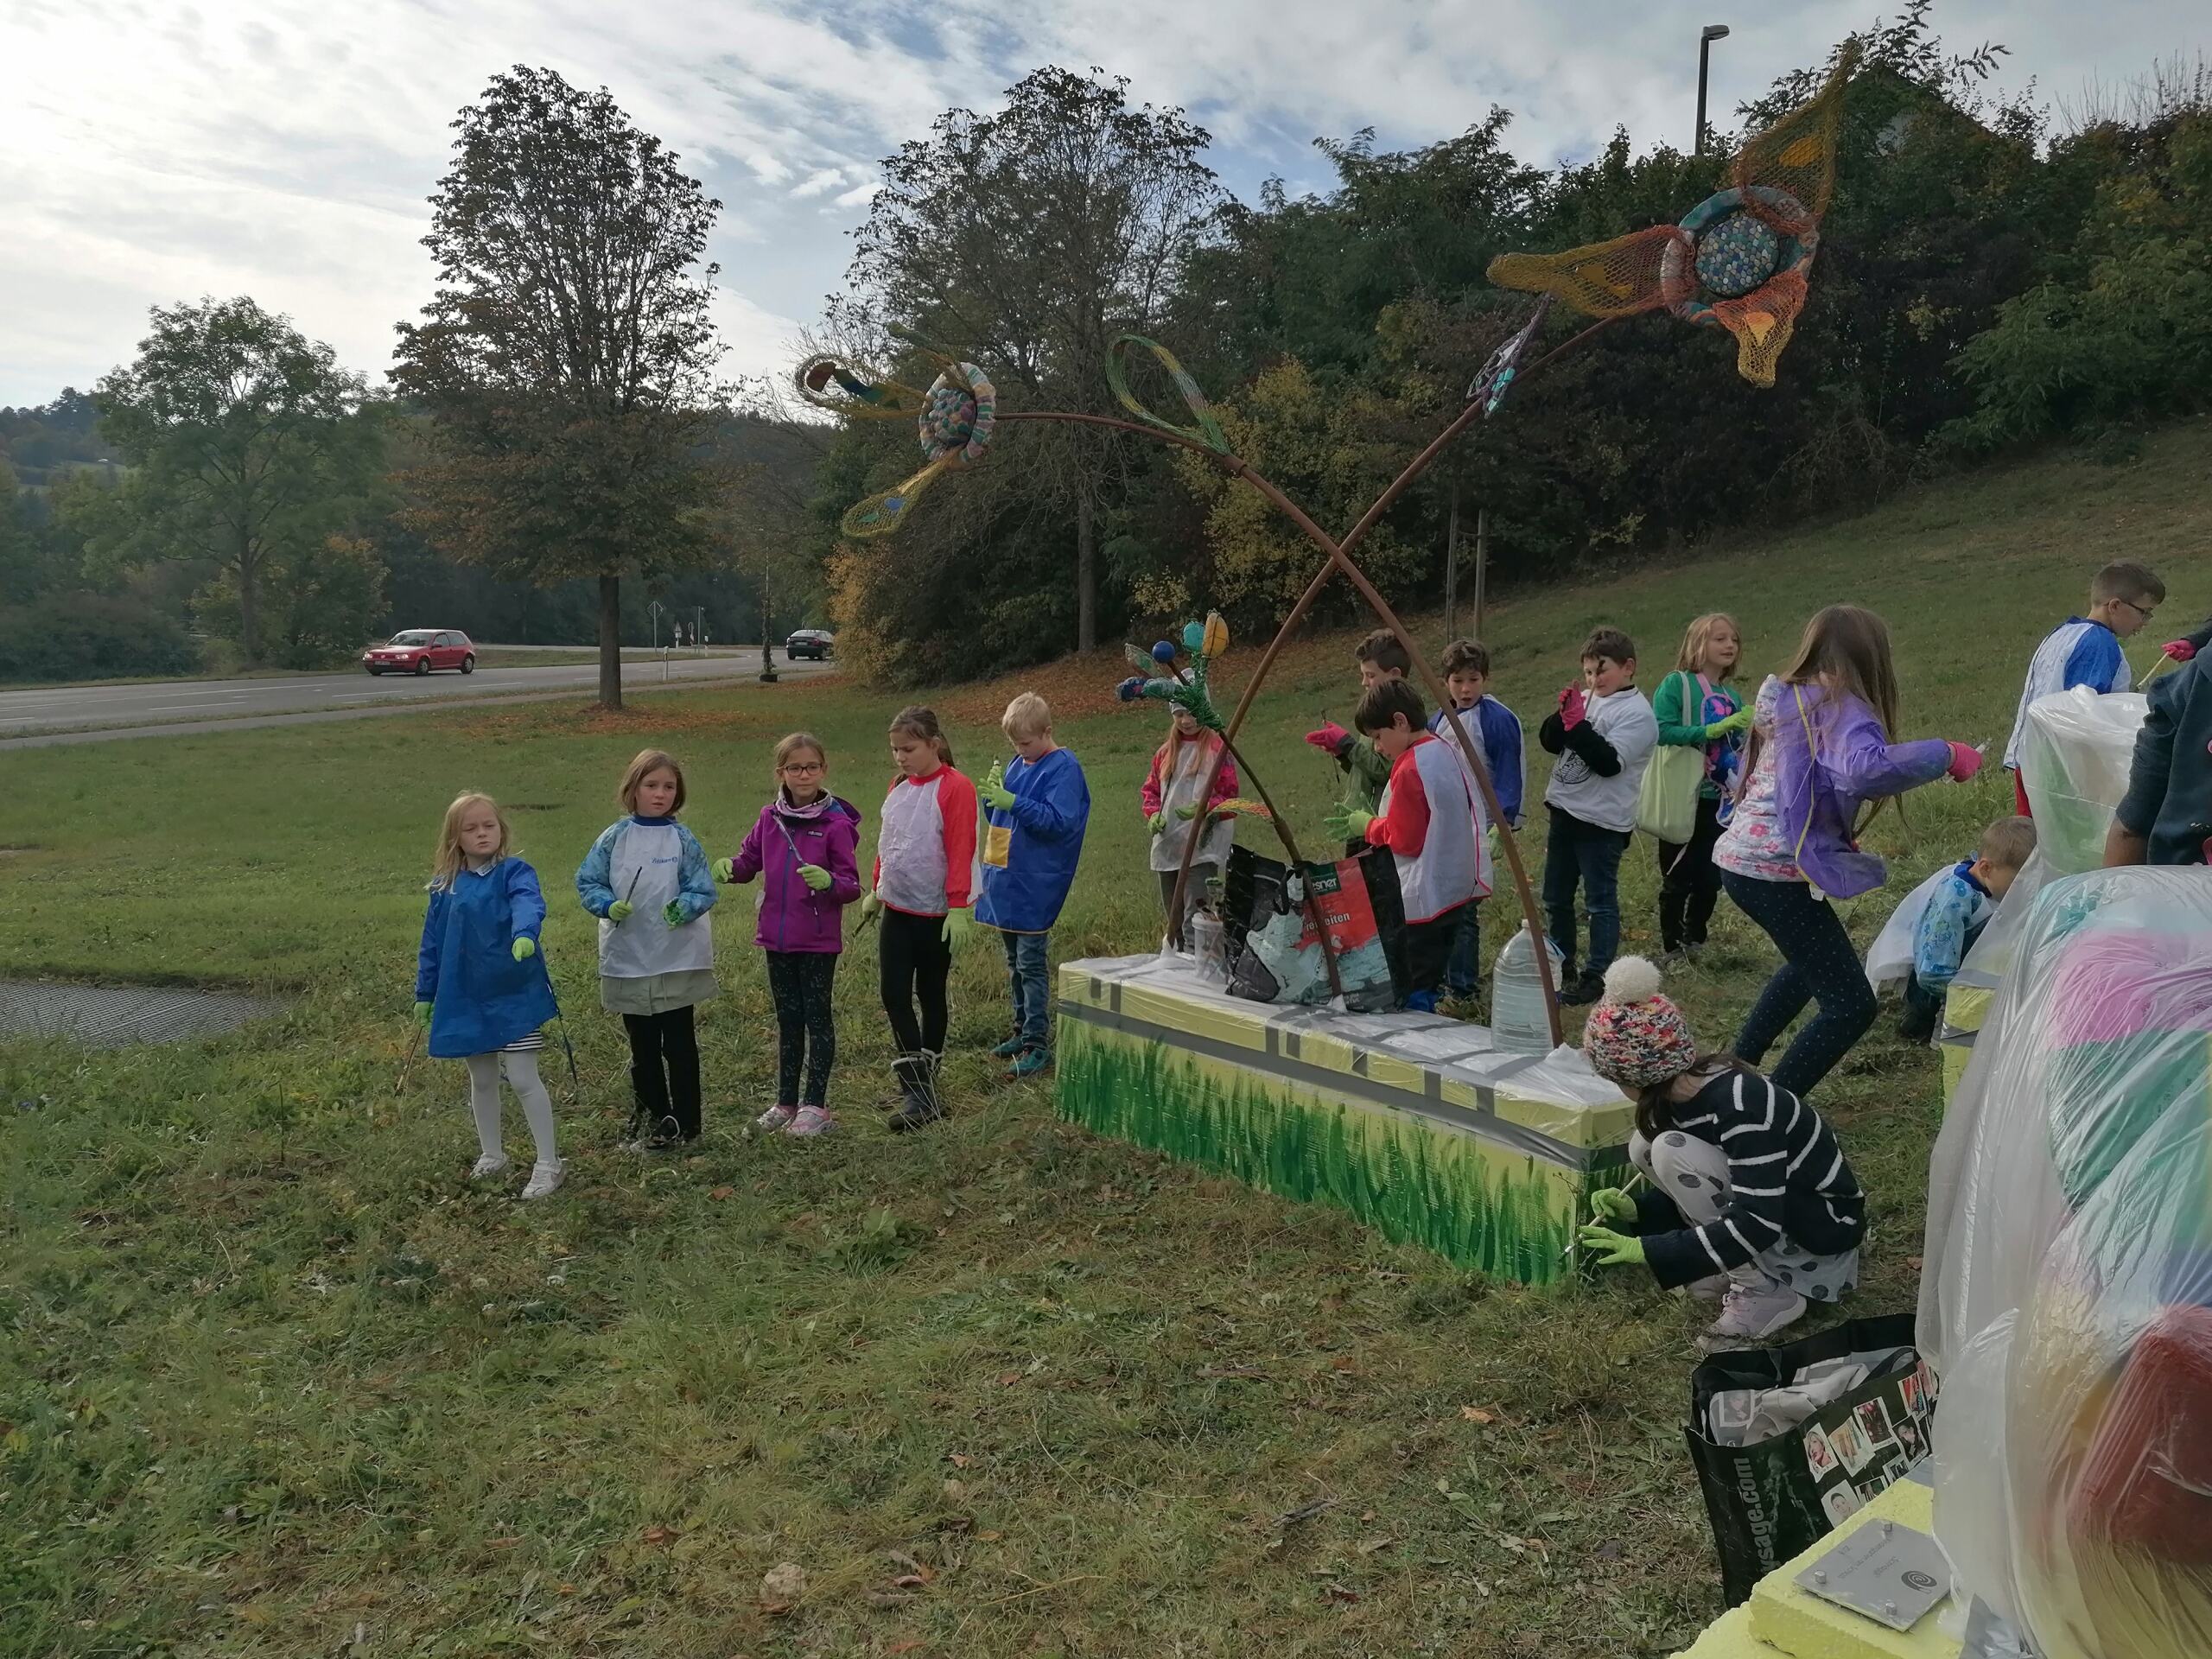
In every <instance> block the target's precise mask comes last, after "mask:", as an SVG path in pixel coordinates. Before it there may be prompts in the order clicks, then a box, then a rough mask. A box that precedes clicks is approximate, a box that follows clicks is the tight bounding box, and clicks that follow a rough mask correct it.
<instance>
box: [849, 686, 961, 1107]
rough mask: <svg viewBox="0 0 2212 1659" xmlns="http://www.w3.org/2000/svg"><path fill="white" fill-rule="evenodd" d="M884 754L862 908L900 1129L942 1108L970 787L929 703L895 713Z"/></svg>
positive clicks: (959, 936)
mask: <svg viewBox="0 0 2212 1659" xmlns="http://www.w3.org/2000/svg"><path fill="white" fill-rule="evenodd" d="M891 759H892V761H893V764H894V765H895V766H897V767H898V768H899V773H898V776H896V777H895V778H893V779H892V780H891V788H890V791H889V792H888V793H887V794H886V795H885V796H884V798H883V827H882V829H880V831H879V832H878V833H877V836H876V848H875V874H874V880H872V881H871V883H870V884H869V892H868V897H867V898H865V899H861V915H862V916H864V917H866V916H874V915H879V914H880V916H881V917H882V918H883V936H882V938H881V939H880V941H879V942H878V947H877V948H878V950H880V953H881V955H880V958H879V968H880V983H881V988H882V992H883V1011H884V1013H885V1014H887V1015H889V1016H890V1020H891V1033H892V1035H893V1037H894V1038H896V1039H898V1044H899V1053H898V1057H897V1058H895V1059H894V1060H893V1062H892V1064H891V1071H892V1074H893V1076H894V1077H897V1078H898V1079H899V1109H898V1111H896V1112H895V1113H893V1116H892V1118H891V1128H892V1129H893V1132H894V1133H897V1134H901V1135H903V1134H906V1133H907V1132H908V1131H910V1130H913V1129H918V1128H924V1127H925V1126H926V1125H928V1124H931V1123H934V1122H937V1121H938V1119H939V1118H941V1117H943V1116H944V1097H943V1096H941V1095H940V1094H939V1093H938V1086H937V1082H938V1066H939V1065H940V1064H942V1062H943V1060H944V1032H945V1027H946V1024H947V1022H948V1019H949V1015H948V1013H947V1010H946V1007H945V995H944V988H945V982H946V981H947V980H948V979H950V977H951V974H952V951H953V947H954V946H956V945H957V944H960V943H961V942H962V941H963V940H964V939H966V938H968V936H969V934H970V933H971V932H973V931H974V930H975V925H976V923H975V918H974V917H973V916H971V915H970V914H969V910H968V906H969V899H970V898H971V897H972V896H973V894H974V893H975V891H976V785H974V784H972V783H970V782H969V780H968V779H966V778H964V777H963V776H962V775H961V774H960V773H959V772H955V771H954V770H953V769H952V745H951V744H950V743H948V742H946V741H945V738H944V729H943V728H941V727H939V726H938V722H937V715H935V714H934V713H932V712H931V710H929V709H924V708H921V707H919V706H918V705H913V706H909V707H907V708H905V709H900V710H899V712H898V713H897V714H896V715H893V717H892V721H891ZM917 1004H918V1005H919V1008H920V1017H919V1018H917V1017H916V1006H917Z"/></svg>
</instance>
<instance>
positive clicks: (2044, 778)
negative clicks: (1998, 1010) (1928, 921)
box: [1957, 686, 2150, 986]
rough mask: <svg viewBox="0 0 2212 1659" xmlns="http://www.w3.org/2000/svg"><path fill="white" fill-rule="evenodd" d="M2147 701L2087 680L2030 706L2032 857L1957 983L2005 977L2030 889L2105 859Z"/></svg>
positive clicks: (2024, 744)
mask: <svg viewBox="0 0 2212 1659" xmlns="http://www.w3.org/2000/svg"><path fill="white" fill-rule="evenodd" d="M2149 706H2150V705H2149V702H2148V700H2147V699H2145V697H2144V696H2142V694H2141V693H2139V692H2135V691H2108V692H2106V693H2104V694H2102V695H2101V696H2100V695H2099V694H2098V693H2096V692H2094V691H2092V690H2089V689H2088V687H2086V686H2076V687H2075V688H2074V690H2071V691H2058V692H2054V693H2053V694H2052V695H2051V696H2047V697H2038V698H2037V700H2036V701H2035V702H2031V703H2030V704H2029V705H2028V724H2027V730H2026V732H2025V734H2024V735H2023V736H2022V738H2021V740H2020V755H2019V760H2020V775H2021V777H2023V778H2024V779H2026V780H2027V785H2028V801H2029V804H2031V806H2033V807H2034V809H2035V815H2036V850H2035V855H2034V856H2033V857H2031V858H2030V859H2029V860H2028V861H2027V864H2026V866H2025V867H2024V868H2023V869H2022V870H2021V871H2020V874H2018V876H2017V877H2015V878H2014V880H2013V882H2012V892H2011V893H2007V894H2006V895H2005V902H2004V903H2003V904H2002V905H2001V906H1999V907H1998V911H1997V914H1996V915H1995V916H1994V917H1993V918H1991V919H1990V923H1989V925H1988V926H1987V927H1986V928H1984V929H1983V930H1982V934H1981V938H1979V939H1978V940H1976V941H1975V942H1974V949H1973V950H1970V951H1968V952H1967V957H1966V960H1965V962H1963V963H1961V964H1960V967H1959V976H1958V980H1957V982H1958V983H1960V984H1964V985H1980V986H1993V985H1995V984H1996V983H1997V982H1999V980H2001V979H2003V978H2004V977H2005V969H2006V968H2008V967H2009V966H2011V965H2012V952H2013V949H2014V947H2015V945H2016V944H2017V943H2018V939H2019V936H2020V931H2021V929H2022V927H2023V926H2024V925H2025V924H2026V918H2027V914H2028V912H2029V910H2030V909H2031V908H2032V906H2033V905H2034V902H2035V897H2036V895H2037V893H2040V892H2042V891H2043V889H2044V887H2045V886H2046V885H2048V884H2049V883H2050V882H2051V881H2053V880H2056V878H2058V877H2059V876H2062V875H2078V874H2081V873H2082V871H2084V870H2094V869H2096V868H2099V867H2100V866H2101V865H2102V864H2103V862H2104V857H2105V835H2106V832H2107V831H2108V830H2109V829H2111V828H2112V815H2113V811H2114V810H2117V809H2118V807H2119V805H2120V797H2121V796H2123V795H2125V794H2126V793H2127V774H2128V771H2129V768H2130V767H2131V766H2133V764H2134V759H2135V734H2136V733H2137V732H2138V731H2139V730H2140V729H2141V728H2142V725H2143V717H2144V715H2145V713H2147V712H2148V710H2149Z"/></svg>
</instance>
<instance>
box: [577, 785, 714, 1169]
mask: <svg viewBox="0 0 2212 1659" xmlns="http://www.w3.org/2000/svg"><path fill="white" fill-rule="evenodd" d="M683 796H684V791H683V767H681V766H677V764H676V760H675V757H674V756H672V755H670V754H668V753H664V751H662V750H659V749H647V750H645V751H644V752H643V753H640V754H639V756H638V758H637V759H636V760H632V761H631V762H630V765H629V766H628V768H627V769H626V771H625V772H623V774H622V784H621V787H620V788H619V789H618V790H616V791H615V798H616V800H618V801H619V802H620V804H621V806H622V811H623V815H624V816H622V817H619V818H617V819H616V820H615V821H614V822H613V823H610V824H609V825H607V828H606V829H604V830H602V831H601V833H600V837H599V839H598V840H597V841H595V842H593V843H592V847H591V851H589V852H588V853H587V854H585V855H584V861H583V864H582V868H579V869H578V870H577V871H576V893H577V894H578V896H579V897H581V898H582V899H583V905H584V908H585V909H586V910H588V911H589V912H591V913H592V914H593V915H594V916H596V917H598V918H599V1001H600V1006H601V1007H604V1008H605V1009H606V1010H607V1012H608V1013H609V1014H620V1015H621V1016H622V1027H623V1029H624V1030H625V1031H626V1032H627V1033H629V1037H630V1092H631V1096H632V1099H633V1101H634V1102H635V1109H634V1111H633V1113H632V1122H639V1123H643V1124H644V1125H645V1126H646V1128H645V1135H644V1138H643V1139H642V1140H639V1141H637V1142H636V1143H635V1144H636V1146H637V1147H638V1148H639V1150H640V1151H654V1152H658V1151H661V1150H664V1149H665V1148H667V1147H674V1146H678V1145H682V1146H689V1145H690V1144H691V1143H692V1142H693V1141H696V1140H697V1139H698V1138H699V1131H700V1128H701V1123H700V1116H699V1041H698V1037H697V1035H696V1033H695V1032H694V1031H693V1029H692V1015H691V1010H692V1009H693V1007H696V1005H698V1004H699V1003H701V1002H704V1001H706V1000H707V999H708V998H709V997H711V996H713V995H715V992H716V991H717V990H719V989H720V987H718V986H717V985H716V984H715V939H714V933H713V931H712V930H713V924H712V923H711V922H710V921H709V920H708V918H707V912H709V911H710V910H712V909H713V908H714V907H715V881H714V876H713V874H712V873H711V872H710V871H709V869H708V868H707V855H706V854H705V853H704V852H702V851H701V850H700V847H699V842H698V841H697V839H696V837H695V836H693V835H692V833H691V832H690V830H689V829H685V828H684V827H683V825H682V824H680V823H677V821H676V815H677V813H678V812H680V811H682V810H683Z"/></svg>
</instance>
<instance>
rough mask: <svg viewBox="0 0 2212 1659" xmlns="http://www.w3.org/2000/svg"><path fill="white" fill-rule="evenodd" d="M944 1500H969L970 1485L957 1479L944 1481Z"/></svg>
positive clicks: (955, 1501)
mask: <svg viewBox="0 0 2212 1659" xmlns="http://www.w3.org/2000/svg"><path fill="white" fill-rule="evenodd" d="M944 1501H945V1502H946V1503H966V1502H967V1501H968V1487H967V1484H966V1483H965V1482H963V1481H957V1480H948V1481H946V1482H945V1483H944Z"/></svg>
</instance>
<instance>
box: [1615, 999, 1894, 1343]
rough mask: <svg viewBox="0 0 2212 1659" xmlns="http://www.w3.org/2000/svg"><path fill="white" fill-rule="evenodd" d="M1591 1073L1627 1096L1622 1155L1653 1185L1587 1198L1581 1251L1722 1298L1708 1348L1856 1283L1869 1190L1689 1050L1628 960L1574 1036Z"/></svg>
mask: <svg viewBox="0 0 2212 1659" xmlns="http://www.w3.org/2000/svg"><path fill="white" fill-rule="evenodd" d="M1582 1047H1583V1052H1584V1053H1585V1054H1586V1055H1587V1056H1588V1057H1589V1060H1590V1065H1591V1069H1592V1071H1596V1072H1597V1074H1598V1075H1599V1077H1604V1078H1605V1079H1607V1080H1608V1081H1609V1082H1611V1083H1614V1084H1618V1085H1619V1086H1620V1087H1621V1089H1622V1090H1624V1091H1625V1092H1627V1093H1628V1094H1630V1095H1632V1096H1635V1099H1636V1133H1635V1134H1634V1135H1631V1136H1630V1139H1629V1160H1630V1162H1631V1163H1633V1164H1634V1165H1635V1166H1637V1169H1639V1170H1641V1171H1642V1172H1643V1174H1644V1176H1645V1177H1646V1179H1648V1180H1649V1183H1650V1185H1649V1186H1648V1187H1647V1188H1646V1189H1645V1190H1644V1191H1643V1192H1640V1193H1638V1194H1637V1195H1636V1196H1635V1197H1633V1198H1631V1197H1630V1196H1629V1195H1628V1194H1627V1193H1625V1192H1622V1191H1619V1190H1618V1189H1608V1190H1605V1191H1603V1192H1595V1193H1592V1195H1591V1200H1590V1201H1591V1205H1592V1208H1593V1209H1594V1210H1595V1211H1597V1213H1598V1215H1599V1221H1598V1222H1597V1223H1594V1224H1592V1225H1589V1226H1586V1227H1585V1228H1583V1229H1582V1230H1581V1231H1580V1235H1579V1237H1580V1243H1581V1244H1582V1247H1583V1248H1584V1249H1586V1250H1589V1251H1591V1252H1592V1259H1593V1260H1594V1261H1596V1262H1598V1263H1599V1265H1600V1266H1602V1267H1615V1266H1618V1265H1620V1264H1622V1263H1626V1262H1643V1264H1644V1265H1645V1266H1647V1267H1649V1268H1650V1269H1651V1274H1652V1277H1653V1278H1655V1279H1656V1280H1657V1281H1659V1282H1660V1283H1661V1284H1662V1285H1663V1286H1666V1287H1669V1288H1672V1287H1678V1286H1687V1287H1688V1288H1689V1290H1690V1292H1691V1294H1694V1295H1703V1296H1713V1295H1719V1297H1720V1299H1721V1309H1720V1317H1719V1319H1717V1320H1716V1321H1714V1323H1713V1325H1712V1326H1711V1328H1709V1329H1708V1330H1707V1332H1705V1337H1704V1341H1705V1342H1706V1343H1707V1344H1708V1345H1715V1346H1717V1345H1724V1344H1727V1343H1730V1342H1732V1341H1736V1342H1756V1341H1758V1340H1759V1339H1760V1338H1764V1337H1770V1336H1772V1335H1773V1334H1774V1333H1775V1332H1777V1331H1780V1330H1782V1329H1783V1328H1784V1327H1785V1326H1787V1325H1793V1324H1795V1323H1796V1321H1797V1320H1798V1319H1801V1318H1802V1317H1803V1315H1804V1313H1805V1308H1806V1305H1807V1303H1808V1301H1815V1302H1832V1301H1837V1300H1840V1299H1841V1298H1842V1297H1843V1296H1844V1295H1845V1294H1847V1292H1849V1291H1851V1290H1853V1289H1855V1288H1856V1287H1857V1286H1858V1283H1859V1241H1860V1240H1861V1239H1863V1238H1864V1237H1865V1236H1866V1194H1865V1193H1864V1192H1861V1191H1860V1190H1859V1178H1858V1177H1857V1176H1856V1175H1854V1174H1853V1173H1852V1170H1851V1165H1850V1163H1849V1162H1848V1161H1847V1160H1846V1159H1845V1157H1844V1155H1843V1149H1842V1148H1841V1147H1839V1146H1838V1145H1837V1144H1836V1139H1835V1135H1834V1131H1832V1130H1831V1129H1830V1128H1828V1126H1827V1122H1825V1121H1823V1120H1822V1118H1821V1115H1820V1114H1819V1113H1818V1112H1816V1111H1815V1110H1814V1109H1812V1108H1811V1107H1810V1106H1808V1105H1807V1104H1805V1103H1804V1102H1802V1100H1800V1099H1798V1098H1797V1096H1795V1095H1793V1094H1791V1093H1790V1092H1789V1090H1787V1089H1782V1088H1777V1086H1776V1085H1775V1084H1772V1083H1770V1082H1769V1081H1768V1080H1767V1079H1766V1078H1765V1077H1761V1076H1760V1075H1759V1074H1758V1072H1757V1071H1753V1070H1752V1069H1751V1067H1750V1066H1748V1065H1744V1064H1743V1062H1741V1061H1740V1060H1738V1059H1735V1058H1732V1057H1730V1056H1728V1055H1725V1054H1706V1053H1702V1052H1700V1050H1699V1048H1698V1046H1697V1039H1696V1038H1695V1036H1694V1035H1693V1034H1692V1033H1691V1031H1690V1027H1689V1021H1688V1020H1686V1019H1684V1018H1683V1017H1682V1011H1681V1009H1680V1008H1678V1007H1675V1005H1674V1003H1673V1002H1671V1001H1669V1000H1668V999H1667V998H1666V997H1665V996H1663V995H1661V993H1660V990H1659V970H1658V969H1656V968H1655V967H1654V966H1652V964H1651V963H1649V962H1647V961H1645V960H1644V959H1643V957H1623V958H1622V959H1621V960H1620V961H1618V962H1617V963H1614V964H1613V965H1612V967H1611V969H1608V970H1607V972H1606V974H1605V996H1604V999H1603V1000H1602V1001H1600V1002H1599V1004H1598V1006H1597V1007H1595V1008H1593V1009H1592V1010H1591V1014H1590V1019H1589V1022H1588V1024H1587V1025H1586V1027H1584V1030H1583V1034H1582Z"/></svg>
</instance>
